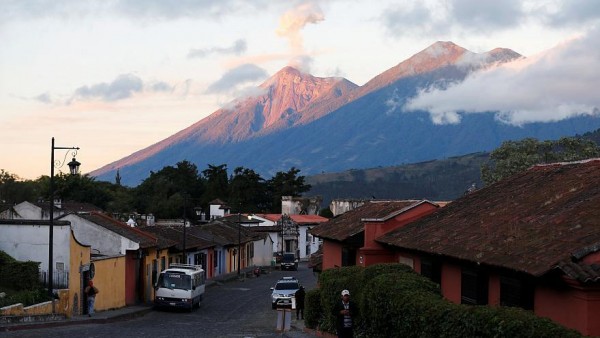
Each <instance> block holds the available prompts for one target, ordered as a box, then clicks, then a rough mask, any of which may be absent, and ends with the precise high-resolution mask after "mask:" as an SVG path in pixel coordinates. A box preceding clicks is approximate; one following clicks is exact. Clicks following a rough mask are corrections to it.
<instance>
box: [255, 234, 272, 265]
mask: <svg viewBox="0 0 600 338" xmlns="http://www.w3.org/2000/svg"><path fill="white" fill-rule="evenodd" d="M272 248H273V241H272V240H271V237H270V236H265V239H260V240H258V241H254V257H253V258H252V264H254V265H257V266H269V265H271V260H273V250H272Z"/></svg>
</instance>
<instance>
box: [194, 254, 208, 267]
mask: <svg viewBox="0 0 600 338" xmlns="http://www.w3.org/2000/svg"><path fill="white" fill-rule="evenodd" d="M194 265H201V266H202V267H203V268H204V267H205V266H206V254H205V253H197V254H195V255H194Z"/></svg>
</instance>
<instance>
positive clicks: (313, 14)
mask: <svg viewBox="0 0 600 338" xmlns="http://www.w3.org/2000/svg"><path fill="white" fill-rule="evenodd" d="M323 20H325V16H324V15H323V11H322V10H321V8H320V7H319V5H317V4H316V3H314V2H307V3H303V4H300V5H298V6H296V7H295V8H294V9H291V10H289V11H287V12H285V13H284V14H283V15H282V16H281V18H279V27H278V28H277V30H276V33H277V35H279V36H283V37H286V38H287V39H288V40H289V43H290V48H291V49H292V53H293V54H294V55H301V54H304V42H303V39H302V35H301V34H300V31H301V30H302V29H303V28H304V26H306V25H307V24H310V23H312V24H316V23H319V22H321V21H323Z"/></svg>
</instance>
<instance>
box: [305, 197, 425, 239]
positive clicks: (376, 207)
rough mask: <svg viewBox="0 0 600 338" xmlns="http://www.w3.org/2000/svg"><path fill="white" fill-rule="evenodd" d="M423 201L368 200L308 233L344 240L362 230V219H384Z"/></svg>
mask: <svg viewBox="0 0 600 338" xmlns="http://www.w3.org/2000/svg"><path fill="white" fill-rule="evenodd" d="M423 202H424V201H423V200H403V201H381V200H374V201H368V202H366V203H365V204H363V205H362V206H360V207H358V208H356V209H354V210H350V211H348V212H345V213H343V214H341V215H338V216H337V217H334V218H332V219H330V220H329V221H328V222H325V223H322V224H319V225H317V226H316V227H314V228H313V229H312V230H311V231H310V233H311V234H312V235H314V236H317V237H320V238H326V239H332V240H336V241H344V240H346V239H348V238H350V237H352V236H354V235H357V234H359V233H361V232H363V231H364V228H365V226H364V222H363V220H364V219H377V220H385V219H388V218H390V217H394V216H396V215H397V214H399V213H401V212H403V211H405V210H407V209H409V208H413V207H415V206H417V205H419V204H421V203H423ZM428 203H430V202H428Z"/></svg>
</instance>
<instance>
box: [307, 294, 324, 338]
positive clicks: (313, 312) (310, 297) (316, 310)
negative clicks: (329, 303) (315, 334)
mask: <svg viewBox="0 0 600 338" xmlns="http://www.w3.org/2000/svg"><path fill="white" fill-rule="evenodd" d="M322 310H323V308H322V306H321V292H320V291H319V289H313V290H310V291H308V292H307V293H306V298H305V309H304V325H305V326H306V327H308V328H310V329H316V328H317V327H318V326H319V323H320V321H321V317H322V316H323V311H322Z"/></svg>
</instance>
